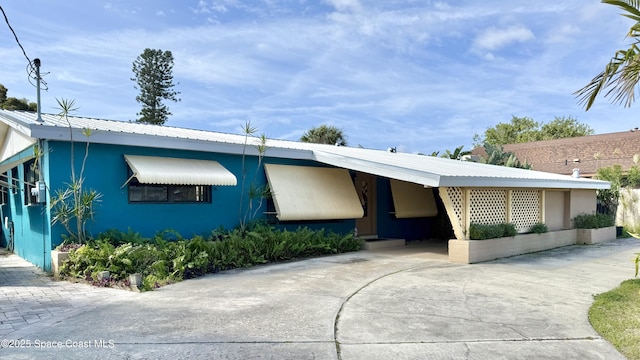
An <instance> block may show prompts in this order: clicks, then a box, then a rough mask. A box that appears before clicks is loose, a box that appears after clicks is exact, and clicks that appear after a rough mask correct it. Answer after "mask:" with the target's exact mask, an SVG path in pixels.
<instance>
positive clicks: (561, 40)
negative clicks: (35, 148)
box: [0, 0, 640, 154]
mask: <svg viewBox="0 0 640 360" xmlns="http://www.w3.org/2000/svg"><path fill="white" fill-rule="evenodd" d="M0 6H2V7H3V9H4V10H5V12H6V15H7V17H8V19H9V22H10V24H11V25H12V27H13V29H14V30H15V31H16V34H17V35H18V38H19V39H20V42H21V43H22V45H23V46H24V48H25V50H26V53H27V55H28V56H29V57H30V58H32V59H33V58H40V59H41V61H42V72H43V73H46V76H45V77H44V78H45V81H46V82H47V84H48V90H47V91H46V92H43V94H42V108H43V112H50V113H56V112H57V110H56V109H55V107H56V104H57V103H56V98H65V99H75V101H76V104H77V105H78V106H79V108H80V109H79V110H78V112H77V113H76V114H77V115H81V116H89V117H97V118H105V119H114V120H123V121H128V120H135V118H136V113H137V112H138V111H139V110H140V105H139V104H138V103H137V102H136V101H135V97H136V95H137V90H135V89H134V85H135V83H134V82H133V81H131V80H130V79H131V77H132V76H133V73H132V71H131V67H132V63H133V61H134V60H135V59H136V57H137V56H138V55H140V54H141V53H142V51H143V50H144V49H145V48H153V49H162V50H170V51H172V53H173V56H174V59H175V65H174V81H175V82H177V83H179V84H178V85H177V86H176V90H178V91H180V92H181V94H180V98H181V99H182V101H181V102H179V103H172V102H168V103H167V105H168V106H169V108H170V111H171V112H172V113H173V116H172V117H171V118H170V120H169V121H168V123H167V125H169V126H178V127H187V128H195V129H206V130H213V131H221V132H227V133H240V132H241V130H240V128H241V125H243V124H244V123H245V122H246V121H251V123H252V124H253V125H254V126H256V127H257V128H258V129H259V131H260V132H264V133H265V134H266V135H267V136H268V137H272V138H280V139H288V140H297V139H299V138H300V136H301V135H302V134H303V133H304V132H305V131H306V130H308V129H310V128H312V127H314V126H319V125H321V124H328V125H334V126H337V127H339V128H341V129H343V130H344V132H345V134H346V135H347V141H348V143H349V145H350V146H358V145H361V146H364V147H367V148H377V149H386V148H388V147H394V146H395V147H397V148H398V151H404V152H422V153H429V154H430V153H431V152H433V151H440V152H443V151H444V150H445V149H450V150H453V149H454V148H456V147H458V146H460V145H464V146H465V149H469V148H470V147H471V145H472V139H473V135H474V134H476V133H478V134H482V133H483V132H484V130H486V129H487V128H488V127H493V126H495V125H496V124H497V123H499V122H509V121H510V120H511V117H512V115H515V116H522V117H524V116H528V117H531V118H533V119H534V120H536V121H540V122H548V121H550V120H552V119H553V118H554V117H556V116H572V117H574V118H577V119H578V121H580V122H583V123H587V124H588V125H590V126H591V127H592V128H593V129H594V130H595V131H596V133H607V132H614V131H626V130H628V129H630V128H633V127H638V126H640V122H639V121H638V120H637V117H636V116H635V114H636V111H635V108H634V107H633V106H632V107H631V108H624V107H622V106H618V105H612V104H610V103H609V102H608V100H607V99H602V98H601V99H599V100H598V101H597V102H596V104H595V106H594V107H593V108H592V109H591V110H589V111H588V112H585V111H584V109H583V108H581V107H580V106H579V104H578V102H577V100H576V99H575V97H574V96H573V95H572V93H573V92H574V91H576V90H578V89H579V88H581V87H582V86H584V85H585V84H586V83H588V82H589V80H590V79H591V78H592V77H593V76H595V75H596V74H597V73H599V72H600V71H601V70H602V69H603V68H604V66H605V64H606V63H607V62H608V60H609V59H610V57H611V56H612V55H613V54H614V52H615V51H616V50H617V49H620V48H626V46H627V44H628V40H627V39H625V35H626V32H627V30H628V28H629V27H630V25H631V23H630V21H631V20H628V19H626V18H624V17H622V16H620V15H619V13H620V12H619V11H618V9H617V8H615V7H613V6H611V5H605V4H601V3H600V1H598V0H563V1H557V0H554V1H551V0H540V1H531V0H512V1H508V2H506V1H504V0H484V1H477V0H455V1H454V0H449V1H446V0H445V1H443V0H440V1H430V0H385V1H365V0H314V1H312V0H252V1H243V0H213V1H211V0H210V1H204V0H203V1H169V0H160V1H159V0H143V1H134V0H121V1H118V0H112V1H86V0H65V1H47V0H30V1H5V2H3V3H0ZM0 58H1V59H2V64H1V65H0V83H1V84H3V85H5V86H6V87H7V88H8V90H9V93H8V96H13V97H18V98H27V99H29V100H30V101H35V99H36V91H35V88H34V87H33V86H32V85H30V83H29V81H28V78H27V73H26V65H27V62H26V59H25V58H24V56H23V54H22V52H21V50H20V48H19V47H18V46H17V44H16V42H15V40H14V39H13V35H12V34H11V32H10V31H9V28H8V27H7V26H6V24H4V23H2V24H0ZM637 106H640V105H637Z"/></svg>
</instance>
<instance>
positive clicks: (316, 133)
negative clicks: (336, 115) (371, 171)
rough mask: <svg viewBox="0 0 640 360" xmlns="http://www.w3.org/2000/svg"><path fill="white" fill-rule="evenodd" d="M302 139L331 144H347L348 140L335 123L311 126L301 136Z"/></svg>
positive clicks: (303, 140)
mask: <svg viewBox="0 0 640 360" xmlns="http://www.w3.org/2000/svg"><path fill="white" fill-rule="evenodd" d="M300 141H302V142H307V143H316V144H329V145H339V146H346V145H347V140H346V138H345V136H344V134H343V133H342V130H341V129H338V128H337V127H335V126H333V125H320V126H318V127H314V128H311V130H309V131H307V132H306V133H304V135H302V137H300Z"/></svg>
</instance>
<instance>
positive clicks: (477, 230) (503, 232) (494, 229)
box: [469, 223, 518, 240]
mask: <svg viewBox="0 0 640 360" xmlns="http://www.w3.org/2000/svg"><path fill="white" fill-rule="evenodd" d="M517 233H518V231H517V230H516V227H515V225H513V224H510V223H503V224H492V225H485V224H475V223H471V224H470V225H469V239H471V240H486V239H495V238H500V237H510V236H516V234H517Z"/></svg>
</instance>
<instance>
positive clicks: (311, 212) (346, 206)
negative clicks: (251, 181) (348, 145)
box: [264, 164, 364, 221]
mask: <svg viewBox="0 0 640 360" xmlns="http://www.w3.org/2000/svg"><path fill="white" fill-rule="evenodd" d="M264 169H265V172H266V174H267V180H268V181H269V187H270V189H271V194H272V196H273V202H274V205H275V207H276V212H277V217H278V219H279V220H281V221H291V220H334V219H355V218H361V217H362V216H363V215H364V212H363V210H362V204H361V203H360V199H359V198H358V193H357V192H356V188H355V186H354V185H353V181H352V180H351V176H350V175H349V171H348V170H346V169H338V168H324V167H310V166H289V165H275V164H265V165H264Z"/></svg>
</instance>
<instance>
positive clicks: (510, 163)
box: [481, 143, 531, 169]
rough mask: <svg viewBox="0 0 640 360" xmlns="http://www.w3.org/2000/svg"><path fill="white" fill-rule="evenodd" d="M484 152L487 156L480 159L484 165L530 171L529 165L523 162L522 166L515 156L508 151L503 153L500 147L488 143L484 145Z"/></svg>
mask: <svg viewBox="0 0 640 360" xmlns="http://www.w3.org/2000/svg"><path fill="white" fill-rule="evenodd" d="M484 151H485V152H486V154H487V156H486V157H485V158H482V159H481V162H482V163H484V164H491V165H499V166H507V167H513V168H520V169H531V164H529V163H527V161H526V160H525V162H524V164H523V163H521V162H520V160H518V158H516V156H515V155H514V154H513V153H511V152H508V151H504V149H503V148H502V146H494V145H491V144H489V143H485V144H484Z"/></svg>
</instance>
